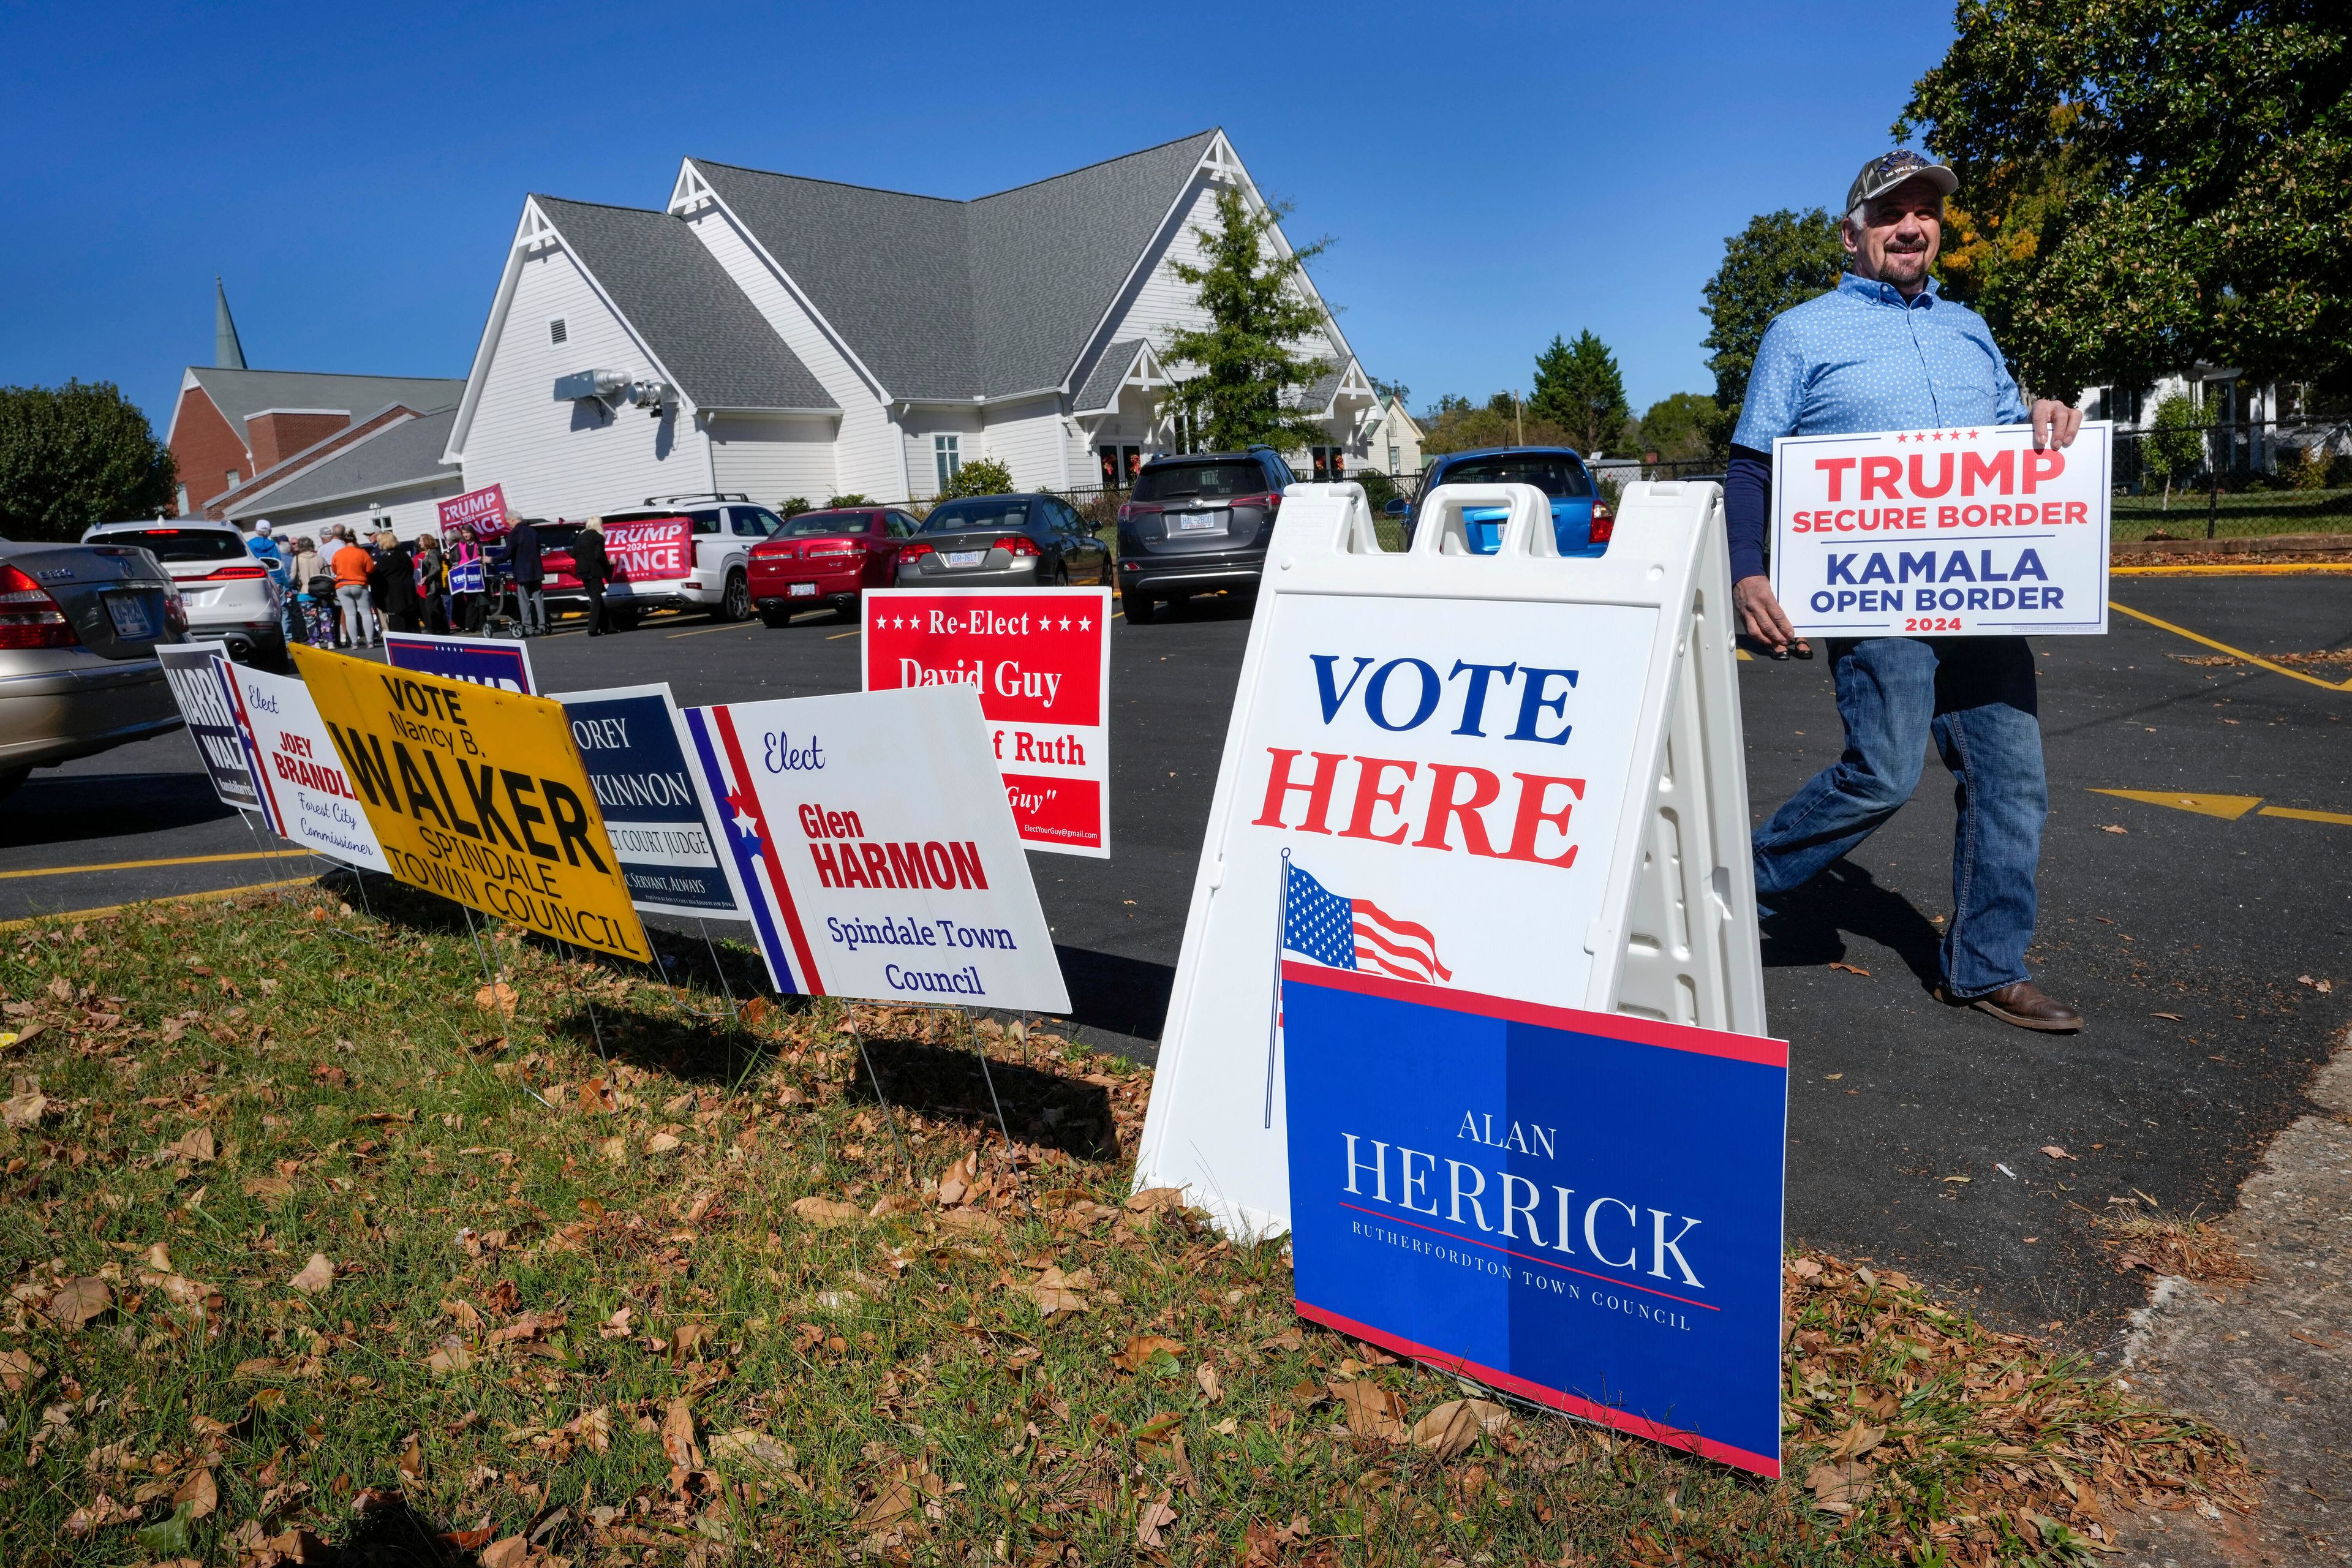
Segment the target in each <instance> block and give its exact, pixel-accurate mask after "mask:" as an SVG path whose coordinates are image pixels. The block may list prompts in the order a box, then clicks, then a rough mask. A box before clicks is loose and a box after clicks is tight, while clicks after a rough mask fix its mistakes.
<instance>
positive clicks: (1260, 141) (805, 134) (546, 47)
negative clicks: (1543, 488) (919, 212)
mask: <svg viewBox="0 0 2352 1568" xmlns="http://www.w3.org/2000/svg"><path fill="white" fill-rule="evenodd" d="M1949 16H1950V13H1949V12H1948V10H1947V9H1945V8H1943V7H1941V6H1939V5H1918V6H1902V5H1895V6H1886V5H1872V6H1864V5H1850V4H1843V3H1822V0H1815V3H1812V4H1809V5H1802V6H1797V5H1680V6H1677V5H1649V6H1638V7H1637V6H1624V5H1611V6H1599V5H1528V6H1485V5H1461V4H1449V5H1429V4H1425V3H1424V4H1422V5H1413V6H1409V7H1408V6H1395V7H1391V6H1383V5H1344V6H1343V5H1323V6H1284V5H1271V4H1260V5H1231V6H1225V5H1202V4H1195V5H1150V6H1118V5H1086V6H1051V5H1014V6H1008V7H1003V8H1000V9H991V8H988V7H979V6H971V5H954V6H945V5H931V4H927V3H923V0H906V3H902V4H899V5H890V6H882V5H826V6H797V5H770V6H756V5H755V6H677V5H660V6H655V5H643V6H597V5H586V4H577V5H509V4H498V3H495V0H492V3H486V4H481V5H470V6H466V7H448V8H439V7H434V6H428V5H404V6H387V7H373V6H371V7H358V6H351V7H344V6H321V5H304V6H299V7H296V6H275V5H240V6H235V7H229V6H202V5H170V4H149V5H86V4H85V5H53V4H30V5H27V4H12V5H8V6H6V7H5V9H0V100H5V101H7V102H8V103H9V104H11V105H12V109H13V112H12V116H11V118H12V120H13V121H15V123H16V126H17V128H18V129H17V132H16V136H15V137H13V138H12V144H11V146H10V149H9V156H8V158H7V159H6V160H5V163H0V218H5V233H6V235H7V236H8V240H7V243H6V244H5V246H0V301H5V305H0V384H26V383H41V384H48V383H56V382H59V381H63V380H65V379H66V378H67V377H68V376H79V377H80V378H82V379H84V380H105V381H113V382H116V383H118V384H121V386H122V387H123V389H124V390H125V391H126V392H127V393H128V394H129V395H131V397H132V398H133V399H134V400H136V401H137V402H139V403H140V404H141V405H143V406H144V407H145V408H146V409H147V410H148V412H149V414H150V416H151V417H152V418H153V419H154V421H155V424H156V427H157V431H158V433H159V434H160V433H161V431H162V429H163V425H164V423H165V422H166V421H167V419H168V418H169V414H170V404H171V400H172V397H173V394H174V393H175V391H176V389H177V387H178V384H179V376H180V371H181V367H182V366H184V365H185V364H189V363H210V362H211V358H212V345H213V338H212V330H213V326H212V321H213V318H212V282H213V275H214V274H215V272H217V273H219V274H221V275H222V276H224V277H225V278H226V280H227V286H228V291H229V300H230V304H231V306H232V308H233V309H234V310H236V319H237V325H238V328H239V331H240V332H241V333H242V335H243V339H244V343H245V351H246V356H247V361H248V363H252V364H255V365H257V366H267V367H270V368H278V369H290V370H331V371H366V372H375V373H381V374H405V375H453V376H455V375H463V374H465V373H466V370H467V365H468V363H469V362H470V360H471V357H472V354H473V352H474V348H475V344H476V342H477V340H478V336H479V334H480V331H481V328H482V323H483V320H484V318H485V316H486V315H487V314H488V309H489V304H490V297H491V293H492V290H493V289H494V288H495V287H496V284H497V281H498V276H499V266H500V263H501V260H502V258H503V255H504V249H505V247H506V244H507V242H508V240H509V237H510V236H511V234H512V232H513V229H514V225H515V221H516V218H517V216H518V214H519V212H520V205H521V202H522V197H523V195H525V193H527V192H530V191H542V192H547V193H550V194H552V195H564V196H571V197H574V198H578V199H582V200H587V201H603V202H614V203H621V204H626V205H638V206H654V207H657V206H659V205H662V204H663V203H664V202H665V201H666V200H667V196H668V194H669V188H670V183H671V180H672V179H673V177H674V176H675V175H676V174H677V163H678V160H679V158H680V157H681V156H683V155H686V154H689V153H691V154H695V155H698V156H703V157H709V158H715V159H719V160H721V161H725V162H730V163H744V164H750V165H752V166H755V167H761V168H769V169H778V170H783V171H787V172H790V173H793V174H808V175H814V176H818V177H822V178H826V179H837V180H845V181H851V182H855V183H858V184H874V185H882V186H887V187H891V188H895V189H900V190H908V191H918V192H921V193H924V194H927V195H947V196H972V195H982V194H984V193H986V192H989V191H993V190H999V189H1003V188H1004V187H1006V186H1009V185H1014V184H1023V183H1025V182H1027V181H1030V180H1034V179H1038V178H1042V177H1044V176H1046V175H1049V174H1057V173H1060V172H1062V171H1064V170H1066V169H1070V168H1075V167H1076V166H1078V165H1080V164H1083V163H1091V162H1094V161H1096V160H1097V159H1101V158H1107V157H1112V156H1116V155H1118V154H1119V153H1127V152H1131V151H1134V150H1135V149H1137V148H1140V147H1146V146H1150V145H1152V144H1154V143H1157V142H1165V141H1169V140H1172V139H1173V138H1176V137H1178V136H1182V135H1186V134H1189V133H1191V132H1194V131H1198V130H1201V129H1203V128H1205V127H1207V126H1210V125H1223V127H1224V128H1225V129H1226V131H1227V132H1229V133H1230V135H1231V136H1232V138H1233V141H1234V146H1235V148H1236V150H1237V151H1239V153H1241V156H1242V158H1243V160H1244V163H1247V164H1248V165H1249V168H1250V171H1251V173H1252V174H1255V176H1256V178H1257V180H1258V183H1259V184H1260V185H1261V186H1262V187H1263V188H1264V189H1265V190H1266V191H1267V192H1269V193H1270V194H1272V195H1276V196H1277V197H1279V198H1283V199H1287V200H1289V201H1291V202H1293V203H1295V204H1296V205H1297V211H1296V213H1295V214H1294V215H1293V216H1292V217H1291V218H1290V219H1289V220H1288V225H1287V226H1288V229H1289V232H1290V234H1291V236H1292V237H1293V238H1294V239H1295V240H1297V241H1301V242H1304V241H1306V240H1309V239H1313V238H1316V237H1322V236H1327V235H1328V236H1329V237H1332V238H1334V239H1335V240H1336V241H1337V243H1336V244H1335V245H1334V246H1333V247H1332V248H1331V249H1330V250H1329V251H1328V253H1327V254H1326V255H1325V256H1324V258H1322V259H1321V260H1320V261H1319V262H1318V264H1317V268H1316V274H1315V275H1316V279H1317V282H1318V287H1320V288H1321V289H1322V290H1323V292H1324V294H1325V295H1326V297H1327V298H1328V299H1329V300H1332V301H1333V302H1334V303H1335V304H1338V305H1340V306H1342V307H1344V310H1343V313H1342V315H1341V317H1340V322H1341V325H1342V327H1343V328H1344V329H1345V330H1346V331H1347V332H1348V334H1349V340H1350V342H1352V343H1353V345H1354V347H1355V349H1356V352H1357V353H1358V355H1359V356H1360V358H1361V359H1362V361H1363V363H1364V365H1365V367H1366V369H1367V370H1369V371H1370V373H1371V374H1375V375H1380V376H1383V377H1386V378H1388V379H1390V380H1393V381H1402V382H1404V383H1406V384H1408V385H1410V386H1411V387H1412V405H1413V406H1414V407H1416V408H1419V407H1422V406H1424V405H1427V404H1428V403H1430V402H1433V400H1434V399H1435V398H1436V396H1437V395H1439V394H1440V393H1444V392H1458V393H1462V394H1465V395H1469V396H1472V397H1475V398H1484V397H1485V396H1486V395H1487V394H1489V393H1491V392H1494V391H1496V389H1498V388H1502V387H1506V386H1517V387H1521V388H1524V387H1525V386H1526V385H1527V384H1528V380H1529V377H1530V374H1531V372H1530V365H1531V362H1532V360H1533V357H1534V355H1535V353H1537V352H1538V350H1539V349H1540V348H1541V347H1542V346H1543V345H1544V344H1545V343H1546V342H1549V339H1550V337H1551V335H1552V334H1553V333H1554V332H1560V333H1565V334H1567V335H1569V336H1570V337H1573V336H1574V335H1575V333H1576V332H1577V331H1579V330H1580V329H1581V328H1585V327H1590V328H1591V329H1592V330H1593V331H1597V332H1599V333H1600V334H1601V337H1602V338H1603V339H1604V340H1605V341H1606V342H1608V343H1609V344H1610V346H1611V347H1612V349H1614V350H1615V351H1616V353H1617V356H1618V361H1619V363H1621V364H1622V366H1623V368H1624V372H1625V382H1626V387H1627V390H1628V392H1629V394H1630V395H1631V396H1632V399H1633V405H1634V407H1635V409H1636V410H1637V411H1638V410H1639V409H1641V408H1642V407H1643V406H1645V405H1647V404H1648V403H1649V402H1651V401H1652V400H1654V399H1655V398H1658V397H1662V396H1664V395H1666V394H1668V393H1671V392H1676V391H1683V390H1690V391H1706V390H1708V389H1710V388H1711V387H1712V385H1713V382H1712V380H1711V379H1710V378H1709V376H1708V375H1707V374H1706V356H1705V352H1704V351H1703V350H1702V349H1701V348H1700V346H1699V340H1700V339H1701V338H1702V337H1703V336H1704V335H1705V333H1706V321H1705V319H1704V318H1702V317H1701V316H1700V315H1699V313H1698V306H1699V288H1700V285H1701V284H1702V283H1703V282H1704V281H1705V280H1706V278H1707V276H1708V275H1709V274H1710V273H1711V272H1712V271H1713V270H1714V269H1715V267H1716V264H1717V261H1718V260H1719V259H1720V258H1721V255H1722V244H1723V239H1724V237H1725V236H1726V235H1728V234H1731V233H1733V232H1735V231H1736V230H1738V228H1739V227H1740V226H1742V225H1744V224H1745V223H1746V222H1747V220H1748V217H1749V216H1752V215H1753V214H1756V213H1759V212H1763V211H1769V210H1770V209H1772V208H1774V207H1780V206H1790V205H1794V206H1810V205H1816V204H1820V205H1832V206H1833V205H1835V204H1836V202H1837V201H1838V199H1839V198H1840V197H1841V196H1842V195H1843V193H1844V189H1845V185H1846V184H1847V182H1848V181H1849V180H1850V179H1851V178H1852V176H1853V171H1854V169H1855V168H1856V167H1857V166H1858V165H1859V164H1860V163H1861V162H1862V160H1863V159H1864V157H1866V156H1868V155H1870V154H1871V153H1875V152H1879V151H1883V150H1884V148H1885V132H1886V128H1887V125H1888V123H1889V122H1890V121H1892V120H1893V119H1894V117H1895V112H1896V111H1897V110H1899V109H1900V107H1901V106H1902V104H1903V102H1904V100H1905V99H1906V97H1907V95H1908V90H1909V87H1910V84H1911V82H1912V81H1913V80H1914V79H1916V78H1917V76H1918V75H1919V74H1920V73H1921V72H1922V71H1923V70H1925V69H1927V68H1928V67H1930V66H1932V65H1934V64H1935V63H1936V62H1937V60H1938V59H1939V58H1941V57H1942V55H1943V52H1944V49H1945V47H1947V45H1948V42H1949V39H1950V36H1951V28H1950V21H1949Z"/></svg>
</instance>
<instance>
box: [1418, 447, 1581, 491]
mask: <svg viewBox="0 0 2352 1568" xmlns="http://www.w3.org/2000/svg"><path fill="white" fill-rule="evenodd" d="M1439 482H1440V483H1442V484H1449V485H1533V486H1535V487H1536V489H1539V490H1541V491H1543V493H1544V494H1546V495H1548V496H1549V497H1551V499H1552V500H1580V499H1581V498H1583V497H1585V496H1589V495H1591V493H1592V481H1591V479H1588V478H1586V477H1585V473H1584V465H1583V464H1581V463H1580V462H1578V461H1577V460H1576V459H1575V458H1563V457H1559V456H1557V455H1553V454H1549V453H1542V452H1513V453H1510V454H1507V455H1506V456H1504V457H1499V458H1471V459H1470V460H1469V461H1467V462H1464V463H1455V464H1454V465H1453V466H1452V467H1450V468H1447V469H1446V470H1445V472H1444V474H1443V475H1441V476H1440V477H1439Z"/></svg>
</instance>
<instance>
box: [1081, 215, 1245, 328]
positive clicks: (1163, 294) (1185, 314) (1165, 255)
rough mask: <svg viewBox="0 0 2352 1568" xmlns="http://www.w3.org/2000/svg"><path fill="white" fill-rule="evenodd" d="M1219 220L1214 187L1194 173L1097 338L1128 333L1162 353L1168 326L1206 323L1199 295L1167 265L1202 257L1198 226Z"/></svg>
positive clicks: (1211, 225)
mask: <svg viewBox="0 0 2352 1568" xmlns="http://www.w3.org/2000/svg"><path fill="white" fill-rule="evenodd" d="M1216 226H1217V195H1216V188H1215V187H1214V186H1213V185H1212V184H1210V183H1209V182H1208V181H1206V180H1204V179H1197V178H1196V179H1195V180H1194V182H1193V184H1192V193H1191V200H1190V201H1189V202H1188V204H1187V205H1186V208H1185V211H1184V213H1183V215H1182V216H1180V217H1179V218H1178V220H1177V222H1176V225H1175V232H1174V233H1173V235H1172V236H1171V237H1169V238H1168V239H1167V241H1166V242H1165V243H1164V244H1163V245H1162V246H1161V247H1160V248H1159V249H1157V250H1155V251H1153V252H1152V254H1151V255H1150V256H1149V257H1147V258H1145V259H1144V264H1143V266H1142V268H1140V269H1139V272H1138V275H1137V277H1136V278H1135V279H1134V280H1133V281H1132V282H1130V283H1129V285H1128V292H1127V293H1126V294H1125V295H1124V296H1122V297H1121V298H1120V300H1119V301H1118V304H1117V305H1116V306H1114V307H1113V308H1112V310H1111V324H1110V326H1109V328H1108V330H1107V331H1104V332H1103V333H1102V335H1101V338H1100V340H1099V341H1101V342H1106V343H1116V342H1125V341H1126V340H1128V339H1129V338H1143V339H1147V340H1149V341H1150V344H1151V347H1152V352H1153V353H1160V354H1162V355H1163V357H1164V355H1165V353H1166V344H1167V342H1168V333H1169V331H1170V329H1171V328H1178V327H1183V328H1192V327H1205V326H1207V325H1208V324H1209V313H1208V312H1207V311H1206V310H1202V309H1201V302H1200V298H1199V296H1198V295H1196V294H1195V293H1194V292H1193V291H1192V286H1191V285H1190V284H1188V283H1184V282H1182V281H1181V280H1179V279H1177V277H1176V275H1175V274H1174V273H1172V272H1171V271H1169V270H1168V262H1169V259H1170V258H1171V257H1172V258H1175V259H1177V260H1181V261H1183V262H1186V263H1188V264H1191V265H1194V266H1197V265H1199V263H1200V260H1201V242H1200V241H1199V240H1198V239H1196V238H1194V237H1193V236H1192V230H1193V229H1194V228H1196V227H1198V228H1205V229H1209V230H1211V231H1214V229H1215V228H1216Z"/></svg>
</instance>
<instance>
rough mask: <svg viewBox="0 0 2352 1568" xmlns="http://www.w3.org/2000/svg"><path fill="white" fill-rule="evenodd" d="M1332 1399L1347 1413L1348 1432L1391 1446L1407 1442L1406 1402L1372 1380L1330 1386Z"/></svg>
mask: <svg viewBox="0 0 2352 1568" xmlns="http://www.w3.org/2000/svg"><path fill="white" fill-rule="evenodd" d="M1330 1394H1331V1397H1332V1398H1334V1399H1336V1400H1338V1401H1339V1407H1340V1409H1341V1410H1343V1411H1344V1412H1346V1414H1347V1417H1348V1430H1349V1431H1350V1432H1353V1433H1354V1434H1355V1435H1356V1436H1359V1437H1379V1438H1383V1439H1385V1440H1386V1441H1388V1442H1391V1443H1402V1442H1403V1441H1404V1440H1405V1437H1406V1432H1405V1426H1404V1402H1403V1401H1402V1400H1401V1399H1399V1398H1398V1397H1397V1396H1396V1395H1395V1394H1391V1392H1389V1391H1388V1390H1387V1389H1385V1388H1382V1387H1381V1385H1380V1384H1377V1383H1374V1382H1372V1381H1371V1380H1370V1379H1369V1378H1351V1379H1349V1381H1348V1382H1346V1383H1335V1384H1331V1385H1330Z"/></svg>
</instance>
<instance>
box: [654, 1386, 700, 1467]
mask: <svg viewBox="0 0 2352 1568" xmlns="http://www.w3.org/2000/svg"><path fill="white" fill-rule="evenodd" d="M661 1444H662V1452H663V1453H665V1454H667V1455H668V1456H669V1462H670V1463H671V1464H673V1465H676V1466H677V1468H679V1469H681V1470H698V1469H700V1468H702V1447H701V1445H700V1444H698V1443H697V1442H696V1441H695V1440H694V1409H693V1406H691V1405H688V1403H687V1402H686V1401H685V1400H683V1399H673V1400H671V1401H670V1402H669V1405H668V1407H667V1409H666V1410H665V1411H664V1412H663V1414H662V1425H661Z"/></svg>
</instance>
